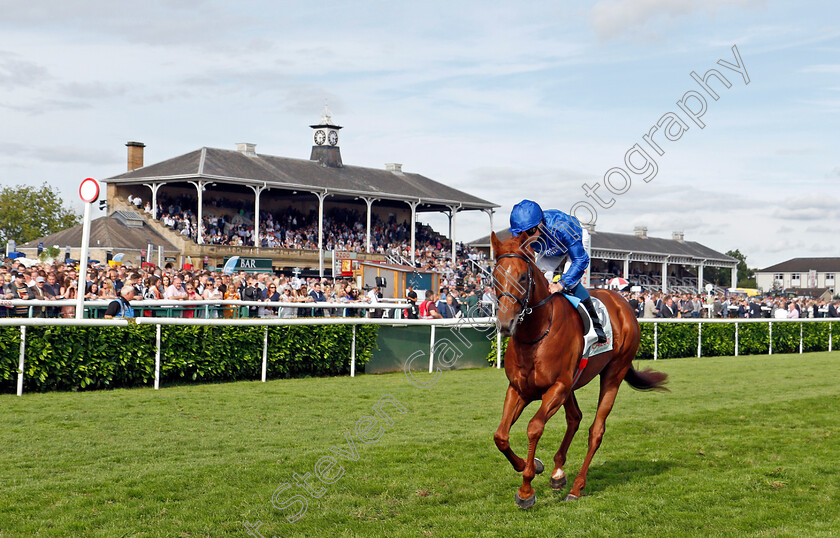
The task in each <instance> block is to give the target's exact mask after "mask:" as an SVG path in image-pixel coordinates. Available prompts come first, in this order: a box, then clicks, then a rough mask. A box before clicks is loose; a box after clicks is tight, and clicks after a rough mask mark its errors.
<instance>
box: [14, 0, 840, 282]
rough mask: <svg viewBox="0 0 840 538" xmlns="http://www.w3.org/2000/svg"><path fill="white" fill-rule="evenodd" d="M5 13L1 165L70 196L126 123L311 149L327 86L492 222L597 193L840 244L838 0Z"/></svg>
mask: <svg viewBox="0 0 840 538" xmlns="http://www.w3.org/2000/svg"><path fill="white" fill-rule="evenodd" d="M0 13H2V15H1V16H0V184H2V185H16V184H25V185H40V184H41V183H43V182H47V183H49V184H50V185H53V186H55V187H56V188H57V189H59V191H60V192H61V193H62V195H63V196H64V199H65V200H66V201H67V203H68V205H71V206H72V207H74V208H75V209H76V210H77V211H79V212H81V202H80V201H79V198H78V186H79V184H80V182H81V180H82V179H84V178H85V177H94V178H98V179H102V178H107V177H111V176H114V175H117V174H119V173H122V172H123V171H125V167H126V148H125V142H127V141H129V140H136V141H141V142H144V143H145V144H146V146H147V147H146V150H145V159H146V161H145V162H146V164H151V163H155V162H159V161H162V160H166V159H169V158H172V157H175V156H178V155H181V154H184V153H187V152H190V151H193V150H195V149H198V148H200V147H202V146H207V147H217V148H224V149H234V148H235V144H236V143H237V142H252V143H256V144H257V152H258V153H265V154H270V155H280V156H284V157H295V158H304V159H305V158H308V157H309V152H310V149H311V146H312V130H311V129H310V128H309V125H311V124H313V123H315V122H316V121H317V120H318V119H319V118H320V113H321V110H322V108H323V107H324V104H325V103H327V104H328V105H329V108H330V110H331V111H332V114H333V119H334V120H335V121H336V122H337V123H339V124H340V125H342V126H344V129H342V131H341V136H342V138H341V144H340V145H341V152H342V158H343V160H344V162H345V164H352V165H358V166H370V167H376V168H381V167H384V163H388V162H398V163H402V164H403V170H404V171H406V172H414V173H420V174H423V175H425V176H427V177H430V178H432V179H435V180H437V181H441V182H443V183H446V184H448V185H451V186H453V187H456V188H458V189H461V190H463V191H466V192H468V193H470V194H473V195H476V196H478V197H480V198H483V199H485V200H489V201H491V202H495V203H497V204H499V205H500V206H501V207H500V208H499V209H498V211H497V213H496V216H495V222H494V224H495V229H496V230H501V229H504V228H506V227H507V225H508V218H509V214H510V209H511V207H512V206H513V205H514V204H515V203H516V202H518V201H519V200H521V199H522V198H530V199H533V200H535V201H537V202H539V203H540V205H541V206H542V207H543V208H544V209H549V208H556V209H561V210H563V211H566V212H569V211H571V210H572V208H573V207H575V204H576V203H577V202H588V203H590V204H591V207H593V208H594V209H595V210H596V212H597V216H593V215H592V214H591V213H589V212H588V211H587V210H586V209H585V206H582V205H578V206H577V208H576V209H575V215H576V216H578V217H579V218H581V220H590V221H591V220H594V221H595V226H596V230H597V231H608V232H616V233H633V230H634V227H635V226H647V228H648V234H649V235H650V236H656V237H671V233H672V232H673V231H683V232H685V238H686V240H690V241H698V242H700V243H703V244H705V245H707V246H709V247H711V248H713V249H715V250H718V251H720V252H725V251H727V250H730V249H739V250H740V251H741V252H742V253H744V254H746V256H747V262H748V264H749V265H750V266H753V267H765V266H769V265H771V264H774V263H777V262H781V261H784V260H786V259H789V258H792V257H798V256H840V234H838V231H840V189H838V185H840V154H838V148H840V129H838V120H840V6H838V4H836V2H830V1H825V2H816V1H813V2H812V1H804V2H796V3H791V2H781V1H773V0H763V1H762V0H706V1H704V2H697V1H696V0H602V1H597V2H577V1H574V2H573V1H568V2H560V1H554V2H538V1H535V2H516V3H514V2H474V1H469V0H468V1H461V2H437V1H428V2H385V1H366V0H360V1H357V2H334V1H328V0H325V1H321V2H316V3H306V4H304V3H301V2H288V1H267V0H266V1H249V0H242V1H239V2H228V1H225V2H222V1H217V0H181V1H177V2H175V1H170V2H164V1H160V0H149V1H147V2H144V3H140V4H137V3H134V4H132V3H129V4H126V3H122V2H113V1H111V0H89V1H73V0H67V1H63V2H58V1H54V0H44V1H39V2H10V1H8V0H0ZM733 46H734V47H736V50H737V55H736V53H735V52H734V51H733ZM739 56H740V60H739V58H738V57H739ZM719 61H721V62H723V63H719ZM727 64H728V66H727ZM738 66H741V67H740V69H737V70H736V69H733V68H738ZM710 69H717V71H718V72H719V73H720V74H721V75H722V76H723V78H725V79H726V82H727V83H728V84H729V87H728V88H726V87H725V86H724V85H723V83H722V82H721V81H720V80H718V79H714V78H712V79H710V80H709V85H710V88H711V90H712V91H713V92H714V93H715V94H717V96H718V99H717V100H715V99H713V98H712V97H711V95H710V94H709V93H708V92H706V90H704V89H703V88H701V87H700V84H698V83H697V82H696V81H695V80H693V79H692V77H691V73H692V72H695V73H697V75H698V76H699V77H701V78H702V77H703V76H705V74H706V72H707V71H708V70H710ZM739 71H741V72H739ZM747 81H748V82H747ZM687 92H689V93H688V94H687ZM691 92H695V93H696V94H697V95H698V96H700V97H701V98H702V99H703V101H704V102H705V112H703V113H702V115H698V117H697V121H694V120H692V119H691V118H689V117H688V115H687V113H686V112H684V111H683V110H682V108H681V107H680V105H679V104H678V101H680V102H682V104H683V106H685V107H686V108H687V109H689V110H691V111H694V112H695V113H696V112H697V111H699V110H701V106H703V105H702V103H701V102H700V99H698V98H697V97H694V96H693V94H692V93H691ZM686 94H687V95H688V97H684V96H685V95H686ZM669 113H673V114H676V117H677V118H680V120H679V121H677V120H676V119H674V117H675V116H673V115H671V116H669V115H668V114H669ZM663 117H664V121H665V122H664V123H663V120H661V118H663ZM669 118H670V119H669ZM658 122H660V123H662V125H664V127H662V126H660V127H659V128H657V129H658V130H654V133H653V134H652V135H651V134H650V131H651V130H652V129H653V128H654V127H655V126H656V125H657V123H658ZM668 122H670V128H671V131H670V133H671V135H672V136H671V137H672V138H673V139H674V140H669V139H667V138H665V128H667V127H669V124H668ZM680 122H682V123H680ZM701 124H702V126H703V127H702V128H701V127H700V125H701ZM681 125H682V126H681ZM645 135H648V138H650V139H651V140H653V141H654V143H655V144H656V145H657V146H658V147H659V150H660V151H661V153H662V155H660V154H659V153H657V152H656V151H655V150H654V148H653V146H652V145H651V144H650V143H649V142H648V141H646V140H645V139H644V138H643V137H644V136H645ZM636 144H639V146H638V147H639V148H641V150H644V152H645V153H646V154H647V163H649V162H651V161H653V162H655V166H656V169H655V171H656V173H655V175H652V177H647V178H646V179H645V176H646V175H651V171H652V170H653V168H652V166H653V165H649V164H647V163H646V161H645V154H643V153H641V151H636V152H635V153H634V154H632V155H631V156H630V158H629V164H628V163H627V162H625V158H626V154H627V153H628V151H630V150H631V149H632V148H633V147H634V146H635V145H636ZM631 166H633V167H635V171H631V170H630V167H631ZM645 167H647V168H648V172H643V170H644V169H645ZM619 169H620V170H619ZM605 176H606V179H605ZM628 178H629V181H627V179H628ZM606 180H609V184H610V186H611V188H612V193H611V192H610V191H609V190H607V188H608V186H607V185H606V182H607V181H606ZM596 182H597V183H599V185H600V186H595V183H596ZM587 186H588V190H589V192H590V196H589V197H588V196H587V194H586V190H587V189H586V187H587ZM593 188H596V189H597V190H594V193H595V194H596V195H597V196H600V197H601V202H600V203H599V202H596V200H595V199H594V197H593V196H594V195H592V194H591V193H592V192H593ZM602 205H603V206H609V207H601V206H602ZM421 220H424V221H426V222H430V223H431V224H432V225H433V226H434V227H435V228H436V229H438V230H439V231H442V232H446V231H447V229H448V225H447V222H448V221H447V218H446V217H445V216H443V215H442V214H436V215H423V216H422V219H421ZM456 222H457V224H456V234H457V238H458V239H459V240H472V239H476V238H478V237H480V236H482V235H486V234H487V233H488V231H489V219H488V217H487V215H486V214H484V213H481V212H474V213H473V212H465V213H460V214H459V215H458V218H457V221H456Z"/></svg>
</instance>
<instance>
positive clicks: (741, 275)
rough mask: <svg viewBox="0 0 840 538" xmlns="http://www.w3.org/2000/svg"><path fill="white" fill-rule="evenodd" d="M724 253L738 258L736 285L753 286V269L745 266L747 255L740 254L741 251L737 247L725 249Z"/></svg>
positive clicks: (754, 285)
mask: <svg viewBox="0 0 840 538" xmlns="http://www.w3.org/2000/svg"><path fill="white" fill-rule="evenodd" d="M726 255H727V256H732V257H733V258H735V259H737V260H738V287H739V288H755V287H756V282H755V270H754V269H750V268H749V267H747V256H746V255H744V254H741V251H740V250H738V249H737V248H736V249H735V250H727V251H726Z"/></svg>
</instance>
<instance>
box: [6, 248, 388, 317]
mask: <svg viewBox="0 0 840 538" xmlns="http://www.w3.org/2000/svg"><path fill="white" fill-rule="evenodd" d="M78 279H79V271H78V267H77V266H71V265H65V264H64V263H56V264H54V265H36V266H33V267H31V268H26V267H25V266H24V265H23V264H21V263H20V262H19V261H12V260H8V259H7V260H6V261H5V263H3V264H0V280H2V294H0V299H5V300H11V299H23V300H31V299H39V300H46V301H52V300H58V299H76V298H77V297H78V294H79V293H83V294H84V297H85V299H86V300H97V299H99V300H109V301H112V302H113V301H116V300H117V299H118V297H120V296H123V297H124V296H125V292H126V291H127V290H129V289H130V290H131V292H132V297H131V298H136V299H140V298H142V299H149V300H159V299H167V300H173V301H180V300H184V301H186V300H190V301H197V300H207V301H219V303H218V306H217V307H214V308H212V309H211V315H212V316H213V317H219V316H223V317H240V316H247V317H277V316H279V317H286V318H290V317H308V316H377V317H381V316H383V315H386V314H385V312H387V310H386V309H383V308H381V306H382V305H381V304H379V308H376V306H377V303H381V299H382V292H381V290H379V288H376V287H375V288H372V289H360V288H359V287H358V286H357V284H356V282H355V280H353V279H346V280H345V279H326V278H324V279H319V278H298V277H297V276H285V275H275V274H266V273H257V274H249V273H236V274H233V275H226V274H222V273H220V272H218V271H208V270H198V271H187V270H180V271H176V270H174V269H161V268H159V267H155V268H148V269H140V268H129V267H126V266H124V265H119V266H117V267H108V266H97V267H92V268H90V269H89V270H88V275H87V282H86V284H85V285H84V286H80V285H79V283H78ZM80 290H82V291H81V292H80ZM131 298H128V300H131ZM226 299H227V300H243V301H259V302H264V303H266V304H265V306H246V307H238V306H233V305H225V304H224V301H225V300H226ZM272 302H276V303H279V302H288V303H315V302H329V303H342V304H360V305H362V306H363V307H362V308H341V307H336V308H296V307H281V306H279V305H277V306H271V303H272ZM368 306H369V308H366V307H368ZM29 308H30V307H29V306H25V305H15V306H12V305H11V304H8V303H7V304H4V303H2V302H0V317H28V316H29ZM202 308H203V307H201V308H197V307H192V308H190V307H183V308H181V309H180V312H181V315H182V317H194V316H196V311H197V310H201V309H202ZM31 314H32V316H33V317H64V318H73V317H75V306H69V305H62V306H55V307H51V306H34V307H32V313H31ZM143 315H146V316H152V315H154V311H153V310H151V309H148V310H144V312H143Z"/></svg>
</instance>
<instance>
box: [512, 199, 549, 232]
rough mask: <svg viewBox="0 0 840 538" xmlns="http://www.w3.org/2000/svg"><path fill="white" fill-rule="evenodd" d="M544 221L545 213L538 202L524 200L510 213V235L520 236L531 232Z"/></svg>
mask: <svg viewBox="0 0 840 538" xmlns="http://www.w3.org/2000/svg"><path fill="white" fill-rule="evenodd" d="M542 220H543V211H542V208H541V207H540V205H539V204H538V203H537V202H532V201H531V200H522V201H521V202H519V203H518V204H516V205H515V206H513V211H511V212H510V233H512V234H513V235H519V234H521V233H522V232H524V231H525V230H530V229H531V228H533V227H534V226H537V225H538V224H539V223H541V222H542Z"/></svg>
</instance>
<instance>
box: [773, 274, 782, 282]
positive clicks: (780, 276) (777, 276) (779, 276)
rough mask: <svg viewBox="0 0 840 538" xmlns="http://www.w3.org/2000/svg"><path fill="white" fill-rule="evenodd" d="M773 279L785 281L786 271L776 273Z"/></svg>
mask: <svg viewBox="0 0 840 538" xmlns="http://www.w3.org/2000/svg"><path fill="white" fill-rule="evenodd" d="M773 280H775V281H776V282H783V281H784V280H785V275H784V273H776V274H775V275H773Z"/></svg>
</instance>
